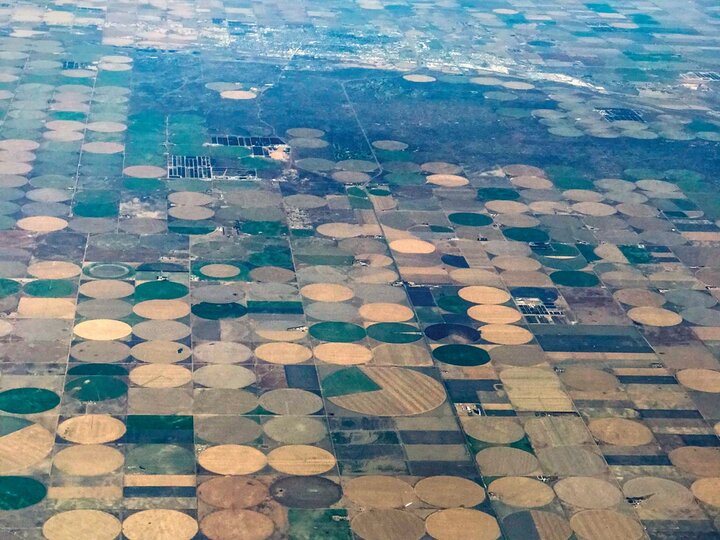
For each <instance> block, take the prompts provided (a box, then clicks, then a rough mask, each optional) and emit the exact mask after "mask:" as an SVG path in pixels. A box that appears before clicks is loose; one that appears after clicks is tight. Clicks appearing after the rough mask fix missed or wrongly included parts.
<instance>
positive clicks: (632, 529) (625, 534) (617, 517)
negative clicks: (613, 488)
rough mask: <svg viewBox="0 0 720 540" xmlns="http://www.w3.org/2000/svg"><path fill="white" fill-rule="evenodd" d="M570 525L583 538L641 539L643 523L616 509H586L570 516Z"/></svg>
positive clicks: (595, 539)
mask: <svg viewBox="0 0 720 540" xmlns="http://www.w3.org/2000/svg"><path fill="white" fill-rule="evenodd" d="M570 527H572V529H573V531H575V534H577V535H578V537H580V538H582V539H583V540H617V539H619V538H622V539H623V540H639V539H640V538H644V536H645V530H644V529H643V527H642V525H640V523H638V522H637V521H635V520H634V519H632V518H630V517H628V516H627V515H625V514H621V513H620V512H616V511H614V510H584V511H582V512H579V513H577V514H575V515H574V516H572V517H571V518H570Z"/></svg>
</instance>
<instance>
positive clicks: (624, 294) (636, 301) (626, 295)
mask: <svg viewBox="0 0 720 540" xmlns="http://www.w3.org/2000/svg"><path fill="white" fill-rule="evenodd" d="M613 297H614V298H615V300H617V301H618V302H621V303H623V304H627V305H629V306H635V307H657V308H659V307H661V306H662V305H663V304H665V297H664V296H663V295H662V294H660V293H657V292H654V291H649V290H647V289H632V288H631V289H620V290H619V291H616V292H615V293H614V294H613Z"/></svg>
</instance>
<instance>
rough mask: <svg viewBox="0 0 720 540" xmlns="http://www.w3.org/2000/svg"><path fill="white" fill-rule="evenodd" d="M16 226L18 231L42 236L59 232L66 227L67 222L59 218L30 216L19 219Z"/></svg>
mask: <svg viewBox="0 0 720 540" xmlns="http://www.w3.org/2000/svg"><path fill="white" fill-rule="evenodd" d="M16 225H17V226H18V227H19V228H20V229H23V230H26V231H30V232H36V233H41V234H43V233H51V232H55V231H61V230H63V229H65V228H66V227H67V226H68V222H67V221H65V220H64V219H62V218H59V217H52V216H32V217H26V218H22V219H19V220H18V221H17V223H16Z"/></svg>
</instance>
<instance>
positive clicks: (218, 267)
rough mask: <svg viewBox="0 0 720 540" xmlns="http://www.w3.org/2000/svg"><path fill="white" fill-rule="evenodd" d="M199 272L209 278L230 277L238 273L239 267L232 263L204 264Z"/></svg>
mask: <svg viewBox="0 0 720 540" xmlns="http://www.w3.org/2000/svg"><path fill="white" fill-rule="evenodd" d="M200 273H201V274H202V275H204V276H207V277H211V278H216V279H230V278H234V277H235V276H238V275H240V268H238V267H237V266H234V265H232V264H219V263H215V264H206V265H204V266H203V267H202V268H200Z"/></svg>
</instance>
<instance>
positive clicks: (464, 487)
mask: <svg viewBox="0 0 720 540" xmlns="http://www.w3.org/2000/svg"><path fill="white" fill-rule="evenodd" d="M415 494H416V495H417V497H418V498H419V499H420V500H422V501H423V502H426V503H427V504H430V505H432V506H437V507H438V508H459V507H467V508H472V507H473V506H477V505H478V504H481V503H482V502H483V501H484V500H485V490H484V489H483V488H482V486H480V485H478V484H476V483H475V482H473V481H471V480H468V479H466V478H461V477H459V476H429V477H427V478H424V479H422V480H420V481H419V482H418V483H417V484H415Z"/></svg>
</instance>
